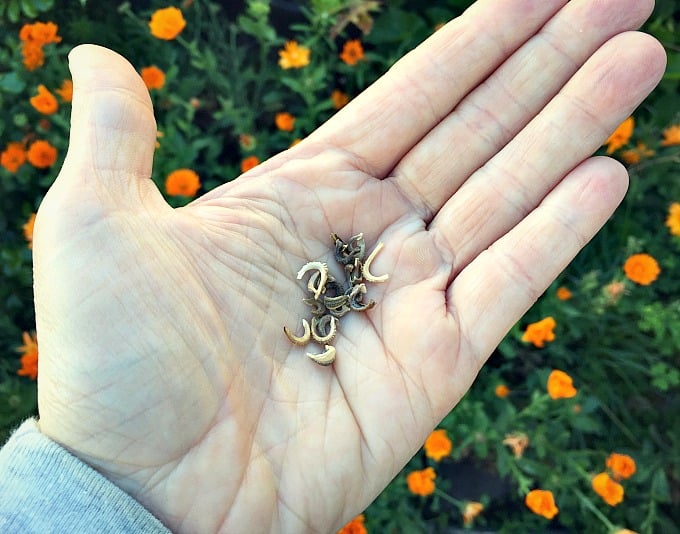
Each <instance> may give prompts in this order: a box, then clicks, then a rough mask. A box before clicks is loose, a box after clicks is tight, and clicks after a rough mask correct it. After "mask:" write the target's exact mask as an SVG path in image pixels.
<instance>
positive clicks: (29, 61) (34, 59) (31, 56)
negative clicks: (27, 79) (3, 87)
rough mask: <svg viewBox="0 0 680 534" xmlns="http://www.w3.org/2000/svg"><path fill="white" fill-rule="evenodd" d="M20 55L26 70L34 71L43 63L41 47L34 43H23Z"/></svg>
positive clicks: (43, 55) (43, 53) (43, 56)
mask: <svg viewBox="0 0 680 534" xmlns="http://www.w3.org/2000/svg"><path fill="white" fill-rule="evenodd" d="M21 55H22V56H23V57H24V60H23V63H24V67H26V70H29V71H34V70H35V69H37V68H38V67H42V65H43V63H45V52H43V49H42V46H40V45H37V44H35V43H32V42H26V43H23V45H22V46H21Z"/></svg>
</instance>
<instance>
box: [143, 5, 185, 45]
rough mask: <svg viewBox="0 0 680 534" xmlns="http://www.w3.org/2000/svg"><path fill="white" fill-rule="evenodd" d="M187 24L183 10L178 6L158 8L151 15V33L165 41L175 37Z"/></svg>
mask: <svg viewBox="0 0 680 534" xmlns="http://www.w3.org/2000/svg"><path fill="white" fill-rule="evenodd" d="M186 25H187V22H186V20H184V17H183V16H182V12H181V11H180V10H179V9H178V8H176V7H166V8H163V9H157V10H156V11H154V12H153V14H152V15H151V20H150V21H149V29H150V30H151V35H153V36H154V37H156V38H157V39H163V40H164V41H172V40H173V39H175V38H176V37H177V36H178V35H179V34H180V33H182V30H183V29H184V27H185V26H186Z"/></svg>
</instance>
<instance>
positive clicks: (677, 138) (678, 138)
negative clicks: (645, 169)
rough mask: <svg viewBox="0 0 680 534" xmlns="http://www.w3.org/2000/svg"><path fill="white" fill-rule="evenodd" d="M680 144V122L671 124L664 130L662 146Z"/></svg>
mask: <svg viewBox="0 0 680 534" xmlns="http://www.w3.org/2000/svg"><path fill="white" fill-rule="evenodd" d="M671 145H680V124H674V125H672V126H669V127H668V128H666V129H665V130H664V131H663V141H661V146H671Z"/></svg>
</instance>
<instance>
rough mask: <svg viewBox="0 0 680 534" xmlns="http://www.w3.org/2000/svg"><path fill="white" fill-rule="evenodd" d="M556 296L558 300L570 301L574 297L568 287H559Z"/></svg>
mask: <svg viewBox="0 0 680 534" xmlns="http://www.w3.org/2000/svg"><path fill="white" fill-rule="evenodd" d="M555 295H557V298H558V299H560V300H569V299H570V298H571V297H573V295H572V293H571V291H569V289H567V288H566V287H558V288H557V291H556V292H555Z"/></svg>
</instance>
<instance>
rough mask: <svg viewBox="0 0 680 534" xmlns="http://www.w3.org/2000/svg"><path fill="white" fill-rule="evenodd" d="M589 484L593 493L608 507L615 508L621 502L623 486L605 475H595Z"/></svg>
mask: <svg viewBox="0 0 680 534" xmlns="http://www.w3.org/2000/svg"><path fill="white" fill-rule="evenodd" d="M591 483H592V486H593V491H595V493H597V494H598V495H599V496H600V497H602V499H603V500H604V502H606V503H607V504H608V505H609V506H616V505H617V504H619V503H620V502H622V501H623V486H622V485H621V484H619V483H618V482H616V481H614V480H612V479H611V478H610V477H609V475H608V474H607V473H600V474H599V475H595V476H594V477H593V480H592V481H591Z"/></svg>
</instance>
